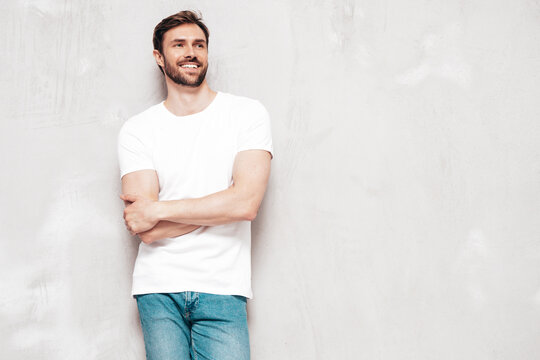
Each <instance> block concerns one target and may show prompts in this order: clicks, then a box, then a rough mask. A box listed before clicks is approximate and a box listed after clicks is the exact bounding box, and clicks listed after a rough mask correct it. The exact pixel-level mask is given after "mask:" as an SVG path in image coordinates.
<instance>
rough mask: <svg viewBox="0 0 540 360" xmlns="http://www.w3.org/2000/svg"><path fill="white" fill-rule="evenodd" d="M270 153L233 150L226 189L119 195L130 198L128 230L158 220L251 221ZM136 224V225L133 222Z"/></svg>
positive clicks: (146, 227)
mask: <svg viewBox="0 0 540 360" xmlns="http://www.w3.org/2000/svg"><path fill="white" fill-rule="evenodd" d="M270 161H271V155H270V153H269V152H268V151H266V150H244V151H240V152H238V153H237V155H236V158H235V161H234V166H233V184H232V185H231V186H230V187H229V188H228V189H226V190H223V191H219V192H216V193H213V194H210V195H207V196H204V197H201V198H196V199H183V200H170V201H153V200H149V199H147V198H143V197H140V196H137V195H131V194H126V195H122V199H123V200H125V201H130V202H132V204H131V205H130V206H128V207H127V208H126V209H125V211H124V213H125V215H124V218H125V220H126V222H127V223H128V224H129V223H133V224H134V226H132V227H131V228H132V230H133V231H134V232H135V233H141V232H144V231H146V230H149V229H151V228H152V227H154V225H155V224H157V223H158V222H159V221H162V220H165V221H172V222H176V223H183V224H193V225H202V226H215V225H223V224H228V223H232V222H237V221H252V220H253V219H255V217H256V216H257V212H258V210H259V207H260V205H261V202H262V199H263V197H264V193H265V191H266V186H267V184H268V178H269V176H270ZM135 224H136V225H135Z"/></svg>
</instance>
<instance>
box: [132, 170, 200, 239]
mask: <svg viewBox="0 0 540 360" xmlns="http://www.w3.org/2000/svg"><path fill="white" fill-rule="evenodd" d="M122 193H123V194H136V195H140V196H143V197H146V198H148V199H151V200H155V201H157V200H158V197H159V180H158V176H157V173H156V171H155V170H150V169H148V170H138V171H134V172H131V173H128V174H126V175H124V176H123V177H122ZM124 203H125V205H126V206H128V205H129V204H130V203H129V202H127V201H125V202H124ZM199 227H200V226H198V225H190V224H181V223H175V222H171V221H160V222H158V223H157V224H156V226H154V227H153V228H152V229H150V230H148V231H145V232H142V233H140V234H138V235H139V238H140V239H141V241H142V242H144V243H145V244H151V243H153V242H154V241H157V240H161V239H165V238H169V237H177V236H181V235H184V234H187V233H190V232H192V231H193V230H196V229H198V228H199ZM132 235H133V234H132Z"/></svg>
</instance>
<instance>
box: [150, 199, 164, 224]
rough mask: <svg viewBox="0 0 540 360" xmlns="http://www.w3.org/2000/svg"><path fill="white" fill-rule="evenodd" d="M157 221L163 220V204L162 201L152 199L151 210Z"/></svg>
mask: <svg viewBox="0 0 540 360" xmlns="http://www.w3.org/2000/svg"><path fill="white" fill-rule="evenodd" d="M152 212H153V213H154V217H155V219H156V220H157V221H162V220H165V206H164V202H163V201H154V205H153V211H152Z"/></svg>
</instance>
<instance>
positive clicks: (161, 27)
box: [152, 10, 210, 54]
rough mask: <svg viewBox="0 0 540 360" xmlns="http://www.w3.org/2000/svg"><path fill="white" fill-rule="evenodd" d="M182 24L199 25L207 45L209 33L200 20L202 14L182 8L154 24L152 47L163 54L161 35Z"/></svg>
mask: <svg viewBox="0 0 540 360" xmlns="http://www.w3.org/2000/svg"><path fill="white" fill-rule="evenodd" d="M183 24H195V25H197V26H198V27H200V28H201V30H202V31H203V32H204V36H205V37H206V46H208V38H209V37H210V33H209V32H208V28H207V27H206V25H204V23H203V22H202V14H201V13H200V12H194V11H191V10H184V11H180V12H179V13H176V14H174V15H171V16H169V17H166V18H165V19H163V20H161V22H160V23H159V24H157V25H156V27H155V28H154V37H153V39H152V40H153V42H154V49H156V50H157V51H159V52H160V53H162V54H163V35H164V34H165V33H166V32H167V31H169V30H170V29H172V28H175V27H177V26H180V25H183Z"/></svg>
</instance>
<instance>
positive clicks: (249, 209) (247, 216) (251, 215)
mask: <svg viewBox="0 0 540 360" xmlns="http://www.w3.org/2000/svg"><path fill="white" fill-rule="evenodd" d="M258 212H259V204H247V205H246V206H244V209H243V211H242V216H241V217H242V220H244V221H253V220H255V218H256V217H257V213H258Z"/></svg>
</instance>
